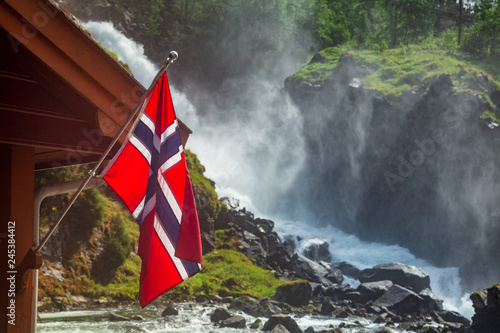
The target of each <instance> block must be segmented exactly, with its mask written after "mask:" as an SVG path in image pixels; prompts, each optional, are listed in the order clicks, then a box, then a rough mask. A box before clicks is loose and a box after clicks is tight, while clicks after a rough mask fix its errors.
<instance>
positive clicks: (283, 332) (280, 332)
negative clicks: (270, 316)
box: [270, 324, 290, 333]
mask: <svg viewBox="0 0 500 333" xmlns="http://www.w3.org/2000/svg"><path fill="white" fill-rule="evenodd" d="M270 333H290V331H289V330H287V329H286V327H285V326H283V325H281V324H278V325H276V326H274V328H273V329H272V330H271V332H270Z"/></svg>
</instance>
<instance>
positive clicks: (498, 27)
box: [474, 0, 500, 55]
mask: <svg viewBox="0 0 500 333" xmlns="http://www.w3.org/2000/svg"><path fill="white" fill-rule="evenodd" d="M474 11H475V12H477V15H476V24H477V27H478V30H479V31H480V33H481V34H482V36H483V38H484V39H485V47H486V49H487V50H486V51H488V49H489V52H490V54H492V55H494V54H496V48H497V46H498V43H499V41H500V0H479V1H478V2H477V3H476V4H475V6H474Z"/></svg>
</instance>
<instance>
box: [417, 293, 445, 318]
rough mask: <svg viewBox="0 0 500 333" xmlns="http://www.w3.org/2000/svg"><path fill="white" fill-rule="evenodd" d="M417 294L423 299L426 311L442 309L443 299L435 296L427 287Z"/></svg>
mask: <svg viewBox="0 0 500 333" xmlns="http://www.w3.org/2000/svg"><path fill="white" fill-rule="evenodd" d="M418 295H419V296H420V297H422V298H423V299H424V306H425V308H426V310H427V312H431V311H441V310H443V300H442V299H440V298H439V297H437V296H436V295H435V294H434V293H433V292H432V290H430V289H429V288H425V289H424V290H422V291H421V292H419V293H418Z"/></svg>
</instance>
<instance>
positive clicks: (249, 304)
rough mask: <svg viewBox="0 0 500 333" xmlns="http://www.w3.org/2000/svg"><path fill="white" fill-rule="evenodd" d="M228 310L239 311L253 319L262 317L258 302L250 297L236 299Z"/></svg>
mask: <svg viewBox="0 0 500 333" xmlns="http://www.w3.org/2000/svg"><path fill="white" fill-rule="evenodd" d="M229 310H239V311H242V312H244V313H246V314H249V315H251V316H253V317H259V316H262V312H261V308H260V306H259V302H258V301H257V300H256V299H254V298H251V297H248V296H246V297H238V298H236V299H235V300H233V301H232V302H231V304H230V305H229Z"/></svg>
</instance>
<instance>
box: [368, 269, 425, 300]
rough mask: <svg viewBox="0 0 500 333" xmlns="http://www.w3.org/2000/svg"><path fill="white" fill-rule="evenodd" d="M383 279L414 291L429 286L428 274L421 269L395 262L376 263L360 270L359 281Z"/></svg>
mask: <svg viewBox="0 0 500 333" xmlns="http://www.w3.org/2000/svg"><path fill="white" fill-rule="evenodd" d="M383 280H390V281H392V282H393V283H394V284H398V285H400V286H402V287H404V288H407V289H411V290H412V291H414V292H415V293H419V292H421V291H422V290H424V289H426V288H430V278H429V275H428V274H427V273H426V272H424V270H423V269H421V268H419V267H415V266H410V265H405V264H402V263H397V262H395V263H389V264H382V265H377V266H375V267H373V268H368V269H365V270H362V271H361V272H360V274H359V281H360V282H361V283H364V282H375V281H383Z"/></svg>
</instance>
